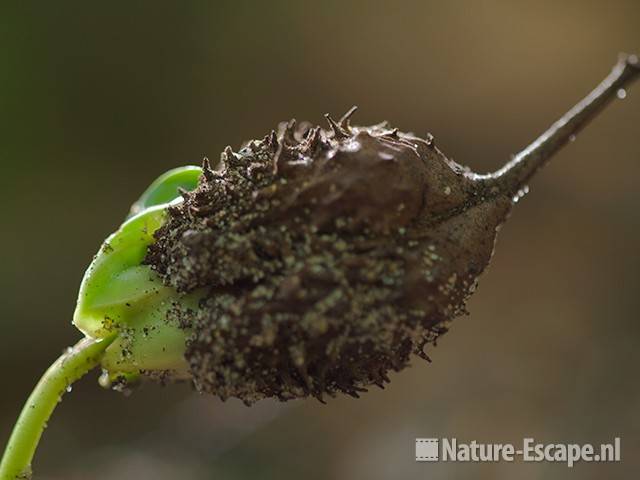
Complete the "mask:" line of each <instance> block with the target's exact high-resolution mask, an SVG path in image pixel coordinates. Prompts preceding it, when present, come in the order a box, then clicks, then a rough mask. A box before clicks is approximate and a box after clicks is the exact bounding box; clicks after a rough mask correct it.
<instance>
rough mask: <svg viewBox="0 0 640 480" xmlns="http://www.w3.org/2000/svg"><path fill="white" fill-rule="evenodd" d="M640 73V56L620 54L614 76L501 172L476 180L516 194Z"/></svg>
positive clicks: (607, 78) (609, 77)
mask: <svg viewBox="0 0 640 480" xmlns="http://www.w3.org/2000/svg"><path fill="white" fill-rule="evenodd" d="M639 74H640V60H638V56H637V55H626V54H621V55H620V58H619V60H618V63H617V64H616V65H615V66H614V67H613V70H612V71H611V73H610V74H609V75H608V76H607V77H606V78H605V79H604V80H603V81H602V82H601V83H600V85H598V86H597V87H596V88H595V89H594V90H593V91H592V92H591V93H590V94H589V95H587V96H586V97H585V98H584V99H583V100H582V101H580V102H579V103H578V104H577V105H576V106H574V107H573V108H572V109H571V110H569V111H568V112H567V113H566V114H564V115H563V116H562V117H561V118H560V119H559V120H557V121H556V122H555V123H554V124H553V125H551V127H549V129H548V130H547V131H546V132H544V133H543V134H542V135H540V136H539V137H538V138H537V139H536V140H535V141H534V142H533V143H531V144H530V145H529V146H528V147H526V148H525V149H524V150H522V151H521V152H520V153H518V154H517V155H516V156H515V157H513V159H512V160H511V161H510V162H508V163H507V164H506V165H505V166H504V167H502V168H501V169H500V170H498V171H496V172H494V173H492V174H489V175H482V176H479V177H477V179H478V180H485V181H486V182H487V185H488V186H491V187H497V188H498V190H499V191H500V192H501V193H506V194H509V195H515V194H516V193H517V192H518V191H519V190H520V189H522V188H524V187H525V186H526V185H527V183H528V182H529V180H530V179H531V177H533V176H534V175H535V173H536V172H537V171H538V170H540V168H542V167H543V166H544V165H545V164H546V163H547V161H548V160H549V159H550V158H551V157H552V156H553V154H554V153H555V152H557V151H558V150H559V149H560V148H562V146H564V145H565V144H566V143H567V142H569V141H570V140H571V139H572V138H574V136H575V135H576V134H577V133H578V132H580V130H582V128H583V127H584V126H585V125H586V124H587V123H589V121H591V120H592V119H593V118H595V117H596V116H597V115H598V113H600V111H601V110H602V109H603V108H604V107H605V106H606V105H607V104H608V103H609V102H610V101H611V100H612V99H614V98H615V97H616V96H617V95H619V92H621V91H624V88H625V87H626V86H628V85H629V84H630V83H631V82H632V81H633V80H634V79H635V78H637V77H638V76H639Z"/></svg>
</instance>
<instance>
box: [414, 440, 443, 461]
mask: <svg viewBox="0 0 640 480" xmlns="http://www.w3.org/2000/svg"><path fill="white" fill-rule="evenodd" d="M437 461H438V439H437V438H416V462H437Z"/></svg>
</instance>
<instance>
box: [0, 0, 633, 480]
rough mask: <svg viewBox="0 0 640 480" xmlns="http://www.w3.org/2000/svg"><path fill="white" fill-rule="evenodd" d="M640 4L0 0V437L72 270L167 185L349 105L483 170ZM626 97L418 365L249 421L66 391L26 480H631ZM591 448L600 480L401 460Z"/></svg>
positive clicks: (50, 352)
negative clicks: (522, 447)
mask: <svg viewBox="0 0 640 480" xmlns="http://www.w3.org/2000/svg"><path fill="white" fill-rule="evenodd" d="M638 18H640V3H639V2H637V1H635V0H629V1H612V0H607V1H604V0H601V1H584V0H583V1H565V2H557V1H540V0H536V1H529V2H511V1H471V0H468V1H450V2H444V1H441V2H432V1H419V2H402V1H393V2H383V3H374V2H333V1H325V2H301V1H297V2H293V1H292V2H279V1H270V2H239V1H234V2H221V1H219V2H194V1H189V2H109V4H105V3H102V4H95V3H94V4H92V5H90V4H87V3H86V2H71V1H67V2H41V3H40V4H39V5H38V6H37V7H36V6H34V5H30V4H28V3H27V2H3V4H2V6H1V7H0V42H1V44H2V48H0V112H1V114H0V164H1V166H2V189H3V191H4V195H3V201H2V203H1V206H0V209H1V216H2V227H1V229H2V234H1V235H0V242H1V248H0V252H1V253H0V255H1V257H0V268H1V273H2V274H1V275H0V282H1V284H0V301H1V303H2V307H3V314H2V316H1V320H0V321H1V325H2V327H1V329H0V332H1V333H0V376H1V377H2V379H3V382H2V386H1V387H0V392H1V394H0V443H1V444H4V442H5V440H6V439H7V438H8V435H9V432H10V429H11V427H12V425H13V422H14V421H15V419H16V416H17V414H18V412H19V410H20V408H21V406H22V404H23V402H24V400H25V399H26V397H27V395H28V393H29V392H30V391H31V389H32V387H33V385H34V383H35V382H36V380H37V379H38V378H39V376H40V374H41V373H42V372H43V371H44V369H45V368H46V367H47V365H49V363H50V362H51V361H52V360H53V359H54V358H55V357H56V356H58V355H59V354H60V352H61V351H62V349H63V348H64V347H66V346H67V345H70V344H73V343H75V341H76V340H77V339H78V338H79V333H78V332H77V331H76V330H75V329H74V327H72V326H71V325H70V320H71V314H72V312H73V308H74V302H75V297H76V293H77V288H78V285H79V282H80V279H81V277H82V274H83V271H84V269H85V268H86V266H87V264H88V263H89V261H90V260H91V257H92V255H93V254H94V253H95V252H96V250H97V249H98V246H99V245H100V243H101V241H102V240H103V239H104V238H105V237H106V236H107V234H109V233H110V232H111V231H112V230H113V229H115V228H116V227H117V226H118V225H119V224H120V222H121V221H122V219H123V217H124V215H125V213H126V212H127V209H128V207H129V205H130V204H131V202H132V201H133V200H135V199H136V197H137V196H138V195H139V194H140V193H141V192H142V191H143V189H144V188H145V187H146V186H147V185H148V183H149V182H150V181H151V180H153V179H154V178H155V177H156V176H157V175H158V174H160V173H162V172H163V171H165V170H167V169H169V168H172V167H175V166H179V165H184V164H188V163H196V164H197V163H199V162H200V161H201V159H202V157H203V156H205V155H207V156H209V157H217V155H218V154H219V152H220V151H221V150H222V149H223V148H224V147H225V145H227V144H230V145H232V146H234V147H237V146H238V145H239V144H240V143H241V142H242V141H243V140H247V139H251V138H260V137H262V136H263V135H264V134H266V133H267V132H268V131H269V130H270V129H271V128H273V127H274V126H275V125H276V124H277V122H279V121H281V120H286V119H289V118H291V117H294V116H295V117H296V118H297V119H298V120H303V119H307V120H310V121H313V122H321V121H322V120H323V118H322V114H323V113H325V112H331V113H333V114H334V115H335V116H339V115H341V114H342V113H343V112H344V111H346V110H347V109H348V108H349V107H350V106H351V105H353V104H357V105H359V106H360V110H359V111H358V113H357V114H356V117H355V120H356V122H362V123H377V122H379V121H381V120H384V119H387V120H390V121H391V122H392V123H393V124H394V125H395V126H398V127H400V128H401V129H403V130H410V131H414V132H416V133H418V134H420V135H424V134H426V133H427V132H431V133H433V134H434V136H435V139H436V143H437V144H438V146H439V147H440V148H441V149H442V150H443V151H444V152H445V153H447V154H448V155H449V156H451V157H453V158H454V159H455V160H457V161H459V162H461V163H464V164H467V165H469V166H470V167H471V168H472V169H474V170H476V171H479V172H487V171H491V170H493V169H496V168H497V167H498V166H499V165H501V164H502V163H503V162H504V161H505V160H507V159H508V158H509V155H510V154H511V153H515V152H516V151H517V150H518V149H520V148H522V147H523V146H525V145H526V144H527V143H528V142H529V141H531V140H532V139H533V138H534V137H535V136H537V135H538V134H539V133H540V132H541V131H542V130H544V129H545V128H546V127H547V126H548V125H549V124H550V123H551V122H552V121H554V120H555V119H556V118H557V117H558V116H559V115H561V114H562V113H563V112H564V111H566V110H567V109H568V108H569V107H570V106H572V105H573V104H574V103H575V102H576V101H577V100H579V99H580V98H581V97H582V96H583V95H585V94H586V93H587V92H588V91H590V89H591V88H593V87H594V86H595V85H596V84H597V83H598V82H599V81H600V80H601V79H602V78H603V77H604V76H605V75H606V74H607V73H608V72H609V70H610V68H611V66H612V65H613V63H614V62H615V61H616V55H617V53H618V52H619V51H636V52H637V51H639V50H640V30H639V29H638V22H637V19H638ZM639 130H640V84H639V85H636V88H635V90H633V89H632V90H630V91H629V95H628V96H627V98H626V99H625V100H624V101H616V102H614V103H613V104H612V105H611V106H610V107H609V108H608V110H606V111H605V112H604V113H603V114H602V115H601V116H600V117H599V118H598V119H597V120H596V121H595V122H593V124H592V125H590V126H589V127H588V128H587V129H586V130H585V131H584V133H582V134H581V135H579V136H578V138H577V141H576V142H575V143H572V144H570V145H569V146H567V147H566V148H565V149H564V150H563V151H562V152H560V154H559V155H557V157H556V158H555V160H554V162H553V163H552V164H551V165H550V166H549V167H548V168H546V169H545V170H544V172H542V174H541V175H539V176H538V178H536V179H535V181H534V182H533V183H532V185H531V193H530V195H529V196H527V197H526V198H525V199H524V200H523V201H521V202H520V203H519V204H518V206H517V208H516V210H515V212H514V215H513V216H512V218H511V219H510V221H509V222H508V223H507V225H506V226H505V228H503V230H502V232H501V234H500V236H499V241H498V246H497V252H496V255H495V257H494V261H493V263H492V265H491V267H490V268H489V270H488V271H487V273H486V274H485V275H484V277H483V278H482V280H481V283H480V288H479V292H478V294H477V295H476V296H475V297H474V298H473V299H472V301H471V304H470V305H469V310H470V311H471V316H470V317H465V318H461V319H458V321H457V322H455V323H454V325H453V328H452V330H451V332H450V333H449V334H447V335H446V336H445V337H443V339H442V341H441V342H440V343H439V345H438V347H437V348H435V349H431V351H430V352H429V355H430V356H431V357H432V358H433V360H434V362H433V364H431V365H428V364H426V363H425V362H423V361H421V360H419V359H415V360H414V362H413V366H412V368H409V369H407V370H405V371H403V372H402V373H400V374H395V375H393V377H392V382H391V384H390V385H389V386H388V388H387V389H386V390H385V391H379V390H372V391H371V392H370V393H368V394H365V395H364V396H363V397H362V398H361V399H359V400H354V399H351V398H339V399H335V400H332V401H330V402H329V404H328V405H321V404H319V403H318V402H316V401H314V400H308V401H295V402H290V403H287V404H281V403H278V402H271V401H263V402H261V403H259V404H257V405H256V406H254V407H252V408H246V407H244V405H242V404H241V403H240V402H238V401H233V400H230V401H228V402H226V403H221V402H220V401H219V400H217V399H213V398H208V397H202V396H199V395H198V394H196V393H194V392H192V391H191V389H190V387H189V386H188V385H178V386H170V387H165V388H163V387H160V386H157V385H146V386H145V387H144V388H142V389H141V390H139V391H137V392H135V393H134V394H133V395H132V396H130V397H129V398H125V397H124V396H122V395H120V394H118V393H115V392H109V391H104V390H102V389H100V388H99V387H98V386H97V383H96V378H97V373H96V374H94V375H89V376H88V377H87V378H85V379H84V380H82V381H81V382H79V383H78V384H77V385H76V386H75V387H74V391H73V394H71V395H68V396H67V397H66V398H65V401H64V402H63V403H62V404H61V405H60V407H59V408H58V410H57V411H56V413H55V415H54V417H53V419H52V421H51V422H50V423H49V428H48V429H47V431H46V433H45V435H44V437H43V443H42V444H41V449H40V450H39V452H38V454H37V456H36V462H35V469H36V472H37V476H36V478H38V479H42V480H44V479H51V480H55V479H87V478H91V479H98V480H108V479H125V478H126V479H128V478H136V479H138V480H143V479H154V480H164V479H175V478H184V479H196V480H199V479H294V478H300V477H304V478H306V479H308V480H314V479H343V478H344V479H356V480H357V479H369V480H378V479H389V478H394V479H417V478H430V479H440V478H459V479H471V478H473V479H484V478H487V479H489V478H492V479H495V478H509V479H511V478H518V479H535V478H545V479H549V478H566V477H567V475H569V474H571V476H576V477H579V478H583V479H590V478H594V479H595V478H602V477H606V478H631V477H632V476H633V473H632V472H634V471H635V472H636V475H637V472H638V470H640V455H638V453H639V452H640V408H638V407H639V406H640V383H639V382H638V373H637V372H638V366H639V365H640V351H639V350H638V348H637V347H638V342H639V340H640V322H638V312H639V311H640V297H639V296H638V286H639V285H640V282H639V281H638V272H640V254H639V253H638V245H639V244H640V215H638V208H637V207H638V204H639V203H640V191H639V188H638V184H639V183H638V178H639V177H640V142H639V141H638V135H639V133H640V131H639ZM525 436H530V437H535V438H536V439H537V440H539V441H541V442H577V443H581V442H589V443H594V444H599V443H601V442H609V441H612V439H613V437H615V436H620V437H622V462H621V463H619V464H598V465H596V464H580V465H577V466H576V467H574V468H573V469H572V470H569V469H567V467H566V466H564V465H562V464H549V463H536V464H534V463H522V462H520V461H516V462H514V463H511V464H509V463H496V464H472V463H468V464H460V463H458V464H452V463H438V464H433V463H416V462H415V461H414V451H413V443H414V439H415V437H457V438H458V439H460V440H461V441H467V442H469V441H471V440H473V439H475V440H478V441H483V442H496V443H504V442H517V443H519V442H520V441H521V439H522V438H523V437H525Z"/></svg>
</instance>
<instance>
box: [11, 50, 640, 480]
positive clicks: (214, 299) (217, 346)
mask: <svg viewBox="0 0 640 480" xmlns="http://www.w3.org/2000/svg"><path fill="white" fill-rule="evenodd" d="M639 72H640V64H639V61H638V58H637V57H636V56H634V55H630V56H627V55H623V56H621V58H620V60H619V62H618V63H617V64H616V65H615V67H614V68H613V71H612V72H611V74H609V75H608V76H607V77H606V78H605V79H604V81H603V82H602V83H601V84H600V85H598V86H597V87H596V89H595V90H593V91H592V92H591V93H590V94H589V95H587V97H585V98H584V99H583V100H582V101H581V102H579V103H578V104H577V105H576V106H575V107H573V108H572V109H571V110H569V112H567V113H566V114H565V115H564V116H563V117H562V118H561V119H560V120H558V121H557V122H555V123H554V124H553V125H552V126H551V127H550V128H549V129H548V130H547V131H546V132H544V133H543V134H542V135H541V136H540V137H539V138H538V139H536V140H535V141H534V142H533V143H531V144H530V145H529V146H528V147H527V148H525V149H524V150H523V151H522V152H520V153H519V154H518V155H516V156H515V157H514V158H513V159H512V160H511V161H510V162H508V163H507V164H506V165H505V166H504V167H502V168H501V169H500V170H498V171H497V172H495V173H493V174H488V175H478V174H475V173H472V172H470V171H469V170H468V169H466V168H465V167H463V166H461V165H459V164H457V163H455V162H454V161H452V160H450V159H448V158H447V157H446V156H445V155H444V154H443V153H442V152H441V151H440V150H439V149H438V148H437V147H436V145H435V142H434V139H433V137H432V136H430V135H429V136H428V137H427V138H419V137H417V136H414V135H413V134H409V133H403V132H400V131H398V130H397V129H391V128H390V127H389V126H388V125H387V124H386V123H383V124H379V125H374V126H368V127H364V126H353V125H351V121H350V119H351V116H352V114H353V113H354V110H355V109H352V110H350V111H349V112H347V114H346V115H345V116H343V117H342V118H341V119H340V120H339V121H337V122H336V121H334V120H333V119H332V118H331V117H330V116H328V115H327V121H328V122H329V127H330V128H328V129H326V130H325V129H322V128H320V127H311V126H310V125H307V124H302V125H298V124H296V122H295V121H291V122H288V123H286V124H282V125H281V126H280V127H279V128H278V131H277V132H276V131H272V132H271V134H269V135H267V136H265V138H263V139H262V140H254V141H250V142H248V143H247V144H246V145H245V146H244V147H243V148H242V149H241V150H240V151H239V152H234V151H232V150H231V148H229V147H228V148H227V149H225V151H224V152H223V154H222V156H221V161H220V163H219V164H218V165H215V166H214V167H212V166H211V165H210V163H209V161H208V160H206V159H205V161H204V162H203V166H202V168H199V167H184V168H179V169H175V170H172V171H170V172H167V173H166V174H165V175H163V176H161V177H160V178H159V179H157V180H156V181H155V182H154V183H153V184H152V185H151V186H150V187H149V189H147V191H146V192H145V193H144V194H143V195H142V197H141V198H140V199H139V200H138V201H137V202H136V203H135V204H134V205H133V207H132V209H131V213H130V216H129V218H128V219H127V220H126V221H125V222H124V223H123V224H122V225H121V226H120V227H119V228H118V230H117V231H116V232H115V233H114V234H112V235H111V236H110V237H109V238H107V239H106V240H105V242H104V243H103V245H102V246H101V248H100V250H99V251H98V253H97V254H96V256H95V257H94V260H93V262H92V263H91V265H90V266H89V268H88V269H87V272H86V273H85V276H84V278H83V280H82V283H81V286H80V293H79V295H78V302H77V306H76V311H75V314H74V318H73V323H74V324H75V325H76V327H77V328H78V329H80V331H82V333H83V334H84V338H83V339H82V340H80V341H79V342H78V343H77V344H76V345H75V346H73V347H70V348H69V349H68V350H67V351H66V352H65V353H64V354H63V355H62V356H61V357H60V358H59V359H58V360H56V361H55V362H54V363H53V365H52V366H51V367H50V368H49V369H48V370H47V371H46V372H45V374H44V375H43V377H42V378H41V380H40V382H39V383H38V384H37V385H36V387H35V389H34V391H33V393H32V394H31V396H30V397H29V399H28V400H27V403H26V405H25V406H24V408H23V410H22V413H21V414H20V417H19V419H18V421H17V423H16V426H15V428H14V431H13V433H12V435H11V438H10V439H9V442H8V445H7V448H6V451H5V453H4V457H3V459H2V463H1V464H0V480H13V479H16V478H30V477H31V462H32V459H33V455H34V453H35V450H36V447H37V445H38V442H39V440H40V437H41V434H42V431H43V428H44V426H45V424H46V422H47V421H48V419H49V417H50V415H51V413H52V412H53V409H54V408H55V406H56V405H57V403H58V402H59V401H60V399H61V397H62V395H63V394H64V393H65V391H67V390H68V389H70V387H71V384H72V383H73V382H74V381H75V380H77V379H78V378H80V377H82V376H83V375H85V374H86V373H87V372H89V371H90V370H92V369H93V368H94V367H98V366H99V367H101V368H102V375H101V376H100V384H101V385H102V386H103V387H111V388H115V389H120V390H121V389H129V388H131V387H132V386H133V385H134V384H135V383H136V382H137V381H138V380H139V379H141V378H145V377H150V378H154V379H159V380H161V381H170V380H190V381H192V382H193V383H194V385H195V387H196V388H197V389H198V390H200V391H203V392H208V393H213V394H216V395H218V396H220V397H221V398H223V399H224V398H227V397H237V398H240V399H241V400H243V401H244V402H245V403H247V404H251V403H253V402H255V401H257V400H259V399H262V398H266V397H277V398H279V399H281V400H289V399H293V398H301V397H307V396H314V397H316V398H317V399H318V400H320V401H323V402H324V398H325V395H328V396H334V395H336V394H338V393H346V394H349V395H352V396H355V397H357V396H358V395H359V393H360V392H363V391H366V389H367V388H368V387H369V386H371V385H378V386H380V387H383V386H384V384H385V382H388V381H389V377H388V372H390V371H398V370H400V369H402V368H404V367H405V366H406V365H407V364H408V360H409V357H410V355H411V354H412V353H415V354H417V355H419V356H421V357H423V358H428V357H427V355H426V353H425V352H424V348H425V346H426V345H427V344H430V343H434V344H435V342H436V340H437V338H438V336H439V335H441V334H442V333H444V332H445V331H446V330H447V328H448V326H449V324H450V322H451V320H452V319H453V318H455V317H456V316H458V315H460V314H463V313H465V304H466V301H467V298H468V297H469V296H470V295H471V294H472V293H473V292H474V291H475V287H476V284H477V280H478V277H479V275H480V274H481V273H482V272H483V271H484V269H485V268H486V267H487V265H488V264H489V261H490V259H491V256H492V254H493V247H494V241H495V237H496V234H497V231H498V229H499V227H500V226H501V225H502V224H503V223H504V221H505V220H506V218H507V216H508V215H509V213H510V211H511V209H512V207H513V205H514V204H515V203H516V202H517V201H518V199H519V198H520V197H522V196H523V195H524V194H525V193H526V192H527V185H528V182H529V181H530V180H531V178H532V177H533V176H534V175H535V173H536V172H537V171H538V170H539V169H540V168H541V167H542V166H543V165H544V164H545V163H546V162H547V161H548V160H549V158H550V157H551V156H552V155H553V154H554V153H555V152H556V151H557V150H558V149H559V148H561V147H562V146H563V145H564V144H565V143H567V142H568V141H570V140H571V139H572V138H573V137H574V136H575V135H576V134H577V133H578V132H579V131H580V130H581V128H582V127H583V126H584V125H585V124H586V123H587V122H588V121H589V120H591V119H592V118H593V117H595V116H596V114H597V113H598V112H599V111H600V110H601V109H602V108H603V107H604V106H605V105H606V104H607V103H608V102H609V101H610V100H612V99H613V98H615V97H616V95H618V96H623V95H622V92H624V88H625V87H626V86H627V85H628V84H629V83H630V82H631V81H632V80H633V79H634V78H635V77H637V76H638V73H639Z"/></svg>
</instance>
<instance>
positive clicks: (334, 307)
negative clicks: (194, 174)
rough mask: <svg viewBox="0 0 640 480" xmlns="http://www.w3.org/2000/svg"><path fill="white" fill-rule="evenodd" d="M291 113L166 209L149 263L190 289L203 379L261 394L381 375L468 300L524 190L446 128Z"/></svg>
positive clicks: (192, 357)
mask: <svg viewBox="0 0 640 480" xmlns="http://www.w3.org/2000/svg"><path fill="white" fill-rule="evenodd" d="M354 111H355V110H354V109H352V110H350V111H349V112H347V114H346V115H345V116H343V117H342V118H341V120H340V122H335V121H334V120H333V119H332V118H331V117H330V116H329V115H327V120H328V122H329V126H330V129H329V130H324V129H322V128H320V127H315V128H311V127H310V126H309V125H308V124H297V123H296V122H295V120H292V121H290V122H288V123H286V124H282V125H281V126H280V127H279V133H278V134H276V132H275V131H273V132H271V134H269V135H267V136H265V138H264V139H262V140H261V141H252V142H249V143H248V144H246V146H245V147H244V148H243V149H241V150H240V151H239V152H237V153H235V152H233V151H232V150H231V149H230V147H227V148H226V149H225V151H224V152H223V154H222V162H223V164H222V165H221V169H220V170H219V171H216V172H215V173H216V175H212V174H211V173H207V174H205V175H204V176H203V177H202V179H201V183H200V184H199V186H198V188H197V189H196V190H195V191H194V192H192V194H191V195H188V196H185V200H184V202H183V203H182V204H180V205H179V206H174V207H172V208H171V209H170V210H169V216H170V218H169V220H168V222H167V223H166V224H165V225H164V226H163V227H162V228H161V229H160V230H159V231H158V233H157V242H156V243H155V244H154V245H153V246H152V247H151V248H150V250H149V254H148V256H147V261H148V263H149V264H151V265H152V267H153V268H154V269H155V270H157V272H158V273H159V274H160V275H161V276H162V278H163V280H164V281H165V282H166V283H167V284H169V285H171V286H173V287H175V288H176V289H177V290H179V291H181V292H190V291H193V290H196V289H204V291H206V294H205V295H204V297H205V298H204V299H203V300H202V302H201V305H200V308H199V309H197V310H196V311H193V312H182V313H180V315H182V316H183V318H182V319H181V322H182V324H184V325H186V326H187V327H188V328H189V329H190V331H191V332H192V333H191V335H190V339H189V342H188V346H187V353H186V356H187V359H188V361H189V364H190V367H191V371H192V374H193V377H194V380H195V384H196V386H197V387H198V388H199V389H200V390H202V391H205V392H210V393H214V394H217V395H219V396H220V397H222V398H228V397H238V398H240V399H242V400H243V401H245V402H246V403H252V402H254V401H256V400H259V399H261V398H265V397H277V398H280V399H282V400H288V399H292V398H299V397H305V396H314V397H316V398H318V399H319V400H322V399H323V397H324V395H329V396H333V395H335V394H336V393H339V392H343V393H347V394H349V395H352V396H358V394H359V392H362V391H365V390H366V388H368V387H369V386H371V385H377V386H380V387H382V386H383V385H384V383H385V382H388V381H389V378H388V375H387V374H388V372H389V371H398V370H401V369H402V368H404V367H405V366H406V365H407V363H408V361H409V358H410V355H411V354H412V353H415V354H418V355H420V356H421V357H423V358H425V359H428V357H427V356H426V354H425V353H424V347H425V345H427V344H428V343H435V341H436V339H437V338H438V336H439V335H441V334H443V333H444V332H446V331H447V328H448V325H449V322H450V321H451V319H453V318H454V317H456V316H458V315H460V314H463V313H464V312H465V302H466V299H467V298H468V296H469V295H470V294H471V293H472V292H473V291H474V289H475V285H476V281H477V278H478V276H479V275H480V273H482V271H483V270H484V268H485V267H486V266H487V264H488V262H489V260H490V257H491V254H492V251H493V244H494V238H495V233H496V229H497V228H498V227H499V226H500V224H501V223H502V222H503V221H504V219H505V218H506V216H507V214H508V212H509V209H510V207H511V204H512V202H511V199H510V198H509V197H508V196H506V195H504V194H502V193H500V192H495V191H487V190H486V188H485V187H483V184H481V183H479V182H476V181H474V178H473V175H471V174H469V173H468V171H467V170H466V169H465V168H463V167H462V166H460V165H458V164H456V163H455V162H453V161H451V160H449V159H447V158H446V157H445V156H444V155H443V154H442V153H441V152H440V151H439V150H438V149H437V148H436V147H435V145H434V143H433V137H432V136H431V135H429V136H428V137H427V139H422V138H419V137H416V136H414V135H411V134H407V133H402V132H400V131H398V129H393V130H390V129H389V128H388V126H387V125H386V124H380V125H375V126H370V127H356V126H351V125H350V122H349V118H350V117H351V115H352V114H353V112H354Z"/></svg>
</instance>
